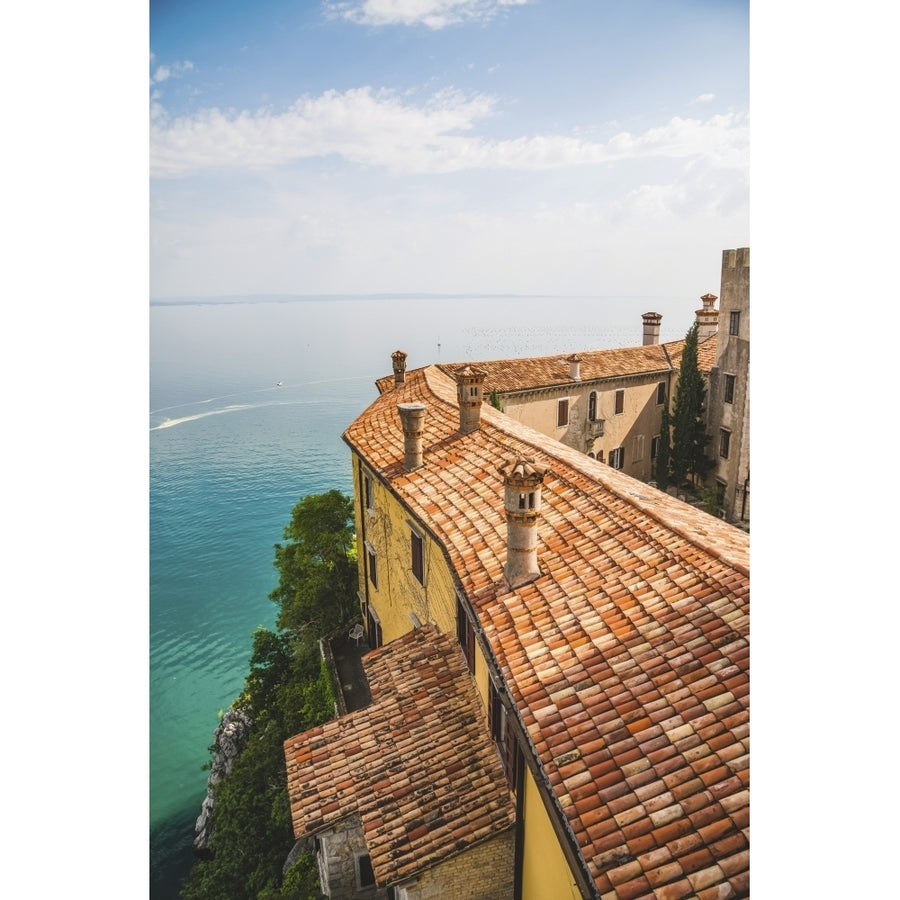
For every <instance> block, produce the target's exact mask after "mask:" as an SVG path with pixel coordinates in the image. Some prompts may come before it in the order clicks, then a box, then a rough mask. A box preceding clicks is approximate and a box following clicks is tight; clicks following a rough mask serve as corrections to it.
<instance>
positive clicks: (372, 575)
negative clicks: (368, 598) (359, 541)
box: [365, 541, 378, 591]
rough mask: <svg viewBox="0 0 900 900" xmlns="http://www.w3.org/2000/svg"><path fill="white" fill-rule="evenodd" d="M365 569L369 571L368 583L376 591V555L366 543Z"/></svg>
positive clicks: (372, 548)
mask: <svg viewBox="0 0 900 900" xmlns="http://www.w3.org/2000/svg"><path fill="white" fill-rule="evenodd" d="M365 546H366V568H367V569H368V570H369V571H368V575H369V582H370V583H371V585H372V587H373V588H375V590H376V591H377V590H378V553H377V552H376V550H375V548H374V547H373V546H372V545H371V544H370V543H369V542H368V541H366V544H365Z"/></svg>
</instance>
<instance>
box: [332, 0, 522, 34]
mask: <svg viewBox="0 0 900 900" xmlns="http://www.w3.org/2000/svg"><path fill="white" fill-rule="evenodd" d="M529 2H531V0H335V2H327V3H326V7H325V8H326V10H328V11H330V12H331V14H332V15H334V16H337V17H339V18H342V19H346V20H347V21H349V22H354V23H356V24H358V25H374V26H381V25H424V26H426V27H427V28H431V29H434V30H438V29H441V28H446V27H447V26H448V25H457V24H459V23H461V22H484V21H487V20H489V19H492V18H493V17H494V16H496V15H497V14H498V13H499V12H501V11H502V10H503V9H504V8H506V7H511V6H524V5H525V4H526V3H529Z"/></svg>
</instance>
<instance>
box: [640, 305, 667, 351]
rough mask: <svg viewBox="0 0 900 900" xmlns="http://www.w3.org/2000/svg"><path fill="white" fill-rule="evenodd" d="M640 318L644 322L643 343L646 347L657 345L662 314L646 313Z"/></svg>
mask: <svg viewBox="0 0 900 900" xmlns="http://www.w3.org/2000/svg"><path fill="white" fill-rule="evenodd" d="M641 318H642V319H643V320H644V343H643V346H644V347H646V346H648V345H650V344H658V343H659V323H660V322H662V313H657V312H646V313H644V314H643V315H642V316H641Z"/></svg>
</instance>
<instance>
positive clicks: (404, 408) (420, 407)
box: [397, 403, 427, 472]
mask: <svg viewBox="0 0 900 900" xmlns="http://www.w3.org/2000/svg"><path fill="white" fill-rule="evenodd" d="M426 409H427V407H426V406H425V404H424V403H398V404H397V410H398V411H399V413H400V421H401V422H402V424H403V465H404V467H405V468H406V470H407V472H411V471H412V470H413V469H418V468H419V466H421V465H422V462H423V455H422V436H423V434H424V432H425V411H426Z"/></svg>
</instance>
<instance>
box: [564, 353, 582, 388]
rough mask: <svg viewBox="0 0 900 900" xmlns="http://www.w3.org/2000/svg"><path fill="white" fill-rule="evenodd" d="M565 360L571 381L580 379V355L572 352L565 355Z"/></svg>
mask: <svg viewBox="0 0 900 900" xmlns="http://www.w3.org/2000/svg"><path fill="white" fill-rule="evenodd" d="M566 362H567V363H568V364H569V378H571V379H572V381H581V357H580V356H578V355H577V354H576V353H573V354H572V355H571V356H567V357H566Z"/></svg>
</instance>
